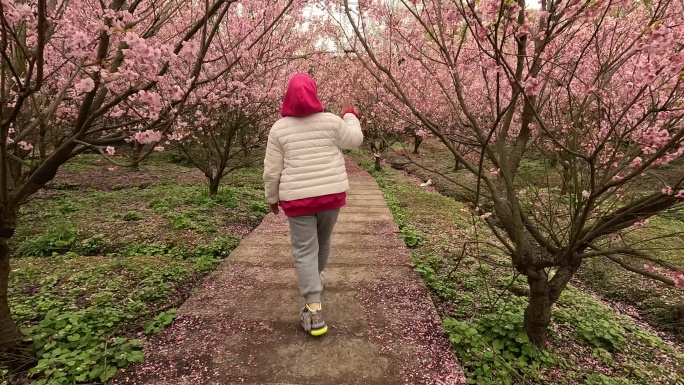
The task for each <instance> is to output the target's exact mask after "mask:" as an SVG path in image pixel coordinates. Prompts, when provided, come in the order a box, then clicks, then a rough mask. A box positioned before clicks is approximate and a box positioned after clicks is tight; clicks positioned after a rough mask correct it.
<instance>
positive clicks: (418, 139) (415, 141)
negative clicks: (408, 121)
mask: <svg viewBox="0 0 684 385" xmlns="http://www.w3.org/2000/svg"><path fill="white" fill-rule="evenodd" d="M421 143H423V138H422V137H420V136H418V135H414V136H413V153H414V154H415V155H418V154H419V152H418V147H420V144H421Z"/></svg>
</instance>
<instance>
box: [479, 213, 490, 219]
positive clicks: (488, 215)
mask: <svg viewBox="0 0 684 385" xmlns="http://www.w3.org/2000/svg"><path fill="white" fill-rule="evenodd" d="M491 216H492V213H484V214H482V215H480V218H481V219H487V218H489V217H491Z"/></svg>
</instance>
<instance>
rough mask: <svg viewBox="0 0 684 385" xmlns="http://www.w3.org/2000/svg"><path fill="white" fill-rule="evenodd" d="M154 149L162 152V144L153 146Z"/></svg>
mask: <svg viewBox="0 0 684 385" xmlns="http://www.w3.org/2000/svg"><path fill="white" fill-rule="evenodd" d="M154 151H157V152H162V151H164V146H156V147H155V148H154Z"/></svg>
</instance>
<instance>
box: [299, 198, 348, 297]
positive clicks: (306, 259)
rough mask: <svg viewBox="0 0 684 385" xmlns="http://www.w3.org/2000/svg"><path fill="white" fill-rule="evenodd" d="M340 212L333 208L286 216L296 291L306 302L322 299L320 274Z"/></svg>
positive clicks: (326, 259) (326, 261) (326, 260)
mask: <svg viewBox="0 0 684 385" xmlns="http://www.w3.org/2000/svg"><path fill="white" fill-rule="evenodd" d="M339 213H340V209H335V210H328V211H321V212H319V213H316V214H310V215H302V216H299V217H288V218H287V219H288V222H289V223H290V234H291V236H292V255H293V256H294V262H295V268H296V269H297V280H298V281H299V292H300V293H301V295H302V297H304V299H305V300H306V303H317V302H321V291H323V287H322V286H321V278H320V273H321V272H323V269H325V264H326V263H328V255H330V243H331V241H332V232H333V228H334V227H335V223H336V222H337V216H338V215H339Z"/></svg>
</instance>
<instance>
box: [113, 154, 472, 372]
mask: <svg viewBox="0 0 684 385" xmlns="http://www.w3.org/2000/svg"><path fill="white" fill-rule="evenodd" d="M348 170H349V174H350V184H351V190H350V192H349V195H348V205H347V207H345V208H344V209H343V210H342V213H341V214H340V217H339V221H338V224H337V227H336V230H335V234H334V236H333V247H332V253H331V256H330V260H329V265H328V267H327V269H326V272H325V292H324V293H323V306H324V309H325V311H326V321H327V322H328V325H329V328H330V330H329V332H328V334H327V335H326V336H324V337H322V338H319V339H316V338H313V337H311V336H309V335H307V334H306V333H304V332H303V331H302V330H301V328H300V326H299V309H300V308H301V306H302V304H303V300H302V299H301V297H299V293H298V290H297V282H296V276H295V271H294V263H293V260H292V256H291V254H290V244H289V239H290V238H289V229H288V225H287V220H286V218H285V217H284V216H282V215H280V216H277V217H276V216H273V215H270V216H268V217H267V218H266V219H265V221H264V222H263V224H261V225H260V226H259V227H258V228H257V229H256V230H255V231H254V232H253V233H252V234H250V235H249V236H248V237H247V238H246V239H244V240H243V242H242V243H241V244H240V246H239V247H238V248H237V249H236V250H235V251H234V252H233V253H232V254H231V255H230V257H229V258H228V259H227V260H226V262H224V263H223V264H222V265H221V266H220V267H219V268H218V269H217V270H216V271H215V272H214V273H212V275H210V276H209V277H208V278H207V280H206V281H205V283H204V285H203V286H202V287H200V288H198V289H197V291H196V292H195V293H194V294H193V295H192V296H191V298H190V299H189V300H188V301H187V302H186V303H185V304H184V305H183V306H182V307H181V309H180V310H179V317H178V319H177V320H176V322H175V323H174V324H173V325H172V326H171V327H170V328H169V329H168V330H166V331H164V332H162V333H160V334H159V335H157V336H155V337H154V338H153V340H152V341H150V343H149V344H148V346H147V348H146V351H145V356H146V362H145V363H144V364H141V365H138V366H134V367H132V368H128V369H127V370H126V371H124V372H122V373H120V375H119V376H117V378H116V380H115V381H114V383H116V384H149V385H171V384H174V385H175V384H178V385H190V384H192V385H199V384H251V385H257V384H263V385H269V384H270V385H294V384H364V385H374V384H378V385H379V384H391V385H397V384H465V380H464V377H463V373H462V369H461V367H460V366H459V364H458V362H457V360H456V358H455V357H454V356H453V354H452V353H451V351H450V349H449V342H448V340H447V339H446V337H444V336H443V335H442V334H441V331H440V330H441V327H440V321H439V319H438V317H437V313H436V311H435V308H434V306H433V304H432V302H431V301H430V300H429V297H428V294H427V292H426V290H425V289H424V287H423V284H422V282H421V280H420V277H418V276H417V274H416V273H415V272H414V271H413V269H412V268H411V267H410V256H409V253H408V251H407V250H406V248H405V246H404V245H403V243H402V241H401V237H400V235H399V230H398V228H397V226H396V225H395V223H394V222H393V220H392V215H391V213H390V211H389V209H388V207H387V205H386V203H385V201H384V199H383V197H382V194H381V192H380V189H379V187H378V185H377V183H376V182H375V180H374V179H373V178H372V177H371V176H369V175H368V174H366V173H365V172H363V171H361V170H360V169H358V168H357V167H356V166H355V165H353V164H350V165H348Z"/></svg>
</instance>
